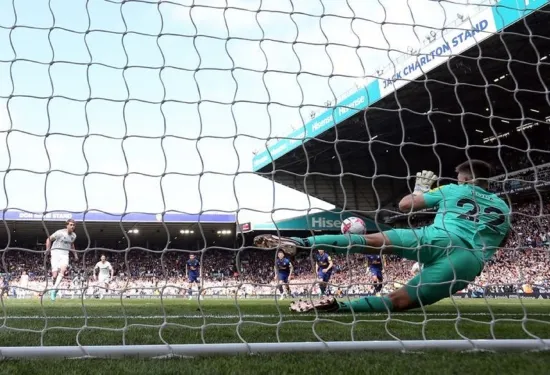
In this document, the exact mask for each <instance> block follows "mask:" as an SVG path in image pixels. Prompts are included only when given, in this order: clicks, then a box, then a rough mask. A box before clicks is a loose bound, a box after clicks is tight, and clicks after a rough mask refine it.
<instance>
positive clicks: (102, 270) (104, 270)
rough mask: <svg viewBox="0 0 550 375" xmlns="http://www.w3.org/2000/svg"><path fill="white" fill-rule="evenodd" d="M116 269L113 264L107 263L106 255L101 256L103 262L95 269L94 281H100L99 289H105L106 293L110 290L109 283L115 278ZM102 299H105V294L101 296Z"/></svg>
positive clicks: (98, 263)
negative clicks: (97, 271)
mask: <svg viewBox="0 0 550 375" xmlns="http://www.w3.org/2000/svg"><path fill="white" fill-rule="evenodd" d="M97 269H99V273H98V275H96V272H95V271H96V270H97ZM113 274H114V269H113V267H112V266H111V263H109V262H107V258H106V257H105V255H102V256H101V260H100V261H99V262H97V264H96V265H95V267H94V279H95V280H96V281H99V285H98V286H99V287H100V288H104V289H105V292H107V291H108V290H109V282H110V281H111V279H112V278H113ZM100 298H103V292H101V294H100Z"/></svg>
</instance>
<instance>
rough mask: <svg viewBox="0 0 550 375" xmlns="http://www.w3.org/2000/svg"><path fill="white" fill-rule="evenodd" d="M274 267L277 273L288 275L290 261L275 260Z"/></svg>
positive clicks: (284, 259)
mask: <svg viewBox="0 0 550 375" xmlns="http://www.w3.org/2000/svg"><path fill="white" fill-rule="evenodd" d="M276 267H277V271H278V272H279V273H290V261H289V260H288V259H286V258H283V259H277V262H276Z"/></svg>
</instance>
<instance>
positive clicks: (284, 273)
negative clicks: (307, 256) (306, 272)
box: [275, 251, 294, 299]
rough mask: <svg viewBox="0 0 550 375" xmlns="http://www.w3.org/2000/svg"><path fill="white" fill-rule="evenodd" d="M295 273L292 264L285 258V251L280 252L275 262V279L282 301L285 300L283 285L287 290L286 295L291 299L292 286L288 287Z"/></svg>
mask: <svg viewBox="0 0 550 375" xmlns="http://www.w3.org/2000/svg"><path fill="white" fill-rule="evenodd" d="M293 272H294V267H293V266H292V263H291V262H290V260H288V259H287V258H285V253H284V252H283V251H279V252H278V253H277V260H276V261H275V279H276V280H277V283H278V284H279V292H280V293H281V299H284V298H285V293H284V291H283V284H284V287H285V290H286V294H287V295H288V296H289V297H290V286H289V285H288V281H289V280H290V278H291V277H292V273H293Z"/></svg>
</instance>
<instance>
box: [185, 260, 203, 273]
mask: <svg viewBox="0 0 550 375" xmlns="http://www.w3.org/2000/svg"><path fill="white" fill-rule="evenodd" d="M186 264H187V270H188V271H189V272H194V273H195V272H199V269H200V267H201V262H199V260H198V259H197V258H195V259H189V260H188V261H187V263H186Z"/></svg>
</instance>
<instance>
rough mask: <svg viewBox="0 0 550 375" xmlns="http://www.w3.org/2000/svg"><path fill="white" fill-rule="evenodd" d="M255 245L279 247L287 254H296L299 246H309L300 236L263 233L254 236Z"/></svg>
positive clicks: (269, 247) (268, 247) (267, 247)
mask: <svg viewBox="0 0 550 375" xmlns="http://www.w3.org/2000/svg"><path fill="white" fill-rule="evenodd" d="M254 246H257V247H261V248H264V249H271V248H277V249H281V250H282V251H283V252H284V253H285V254H287V255H290V256H294V255H296V249H297V248H298V247H307V244H305V243H304V241H303V240H302V239H301V238H298V237H277V236H274V235H272V234H262V235H261V236H257V237H255V238H254Z"/></svg>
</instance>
